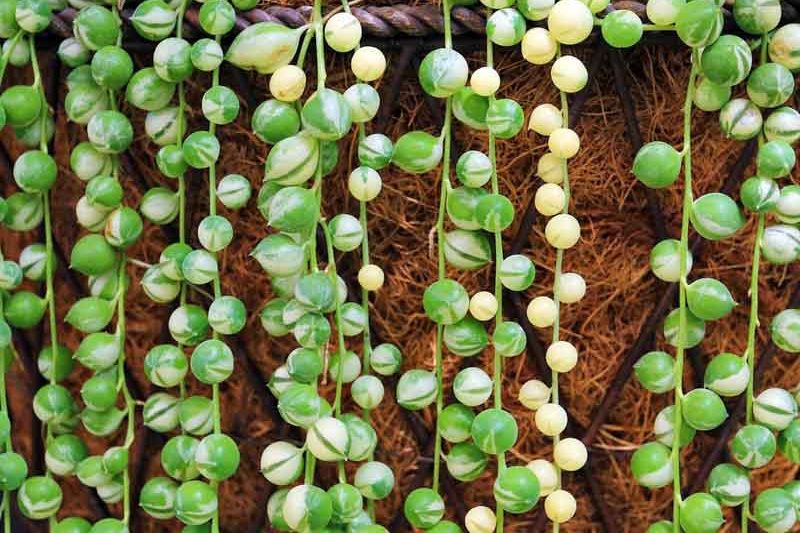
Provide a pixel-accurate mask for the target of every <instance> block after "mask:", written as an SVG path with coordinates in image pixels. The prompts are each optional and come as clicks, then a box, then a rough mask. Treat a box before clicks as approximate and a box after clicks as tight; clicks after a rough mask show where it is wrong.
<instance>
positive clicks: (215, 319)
mask: <svg viewBox="0 0 800 533" xmlns="http://www.w3.org/2000/svg"><path fill="white" fill-rule="evenodd" d="M246 322H247V310H246V309H245V307H244V303H242V301H241V300H240V299H239V298H236V297H235V296H220V297H219V298H217V299H215V300H214V301H213V302H211V305H210V306H209V307H208V323H209V325H210V326H211V329H213V330H214V331H216V332H217V333H220V334H222V335H235V334H237V333H239V332H240V331H242V329H244V326H245V324H246Z"/></svg>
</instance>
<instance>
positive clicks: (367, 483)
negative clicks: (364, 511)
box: [353, 461, 394, 500]
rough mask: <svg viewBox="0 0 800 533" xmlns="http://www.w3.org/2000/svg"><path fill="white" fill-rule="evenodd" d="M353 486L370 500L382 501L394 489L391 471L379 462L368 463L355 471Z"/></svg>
mask: <svg viewBox="0 0 800 533" xmlns="http://www.w3.org/2000/svg"><path fill="white" fill-rule="evenodd" d="M353 484H354V485H355V486H356V488H357V489H358V490H359V492H361V494H362V495H363V496H364V497H365V498H367V499H370V500H382V499H383V498H385V497H387V496H388V495H389V493H391V492H392V489H393V488H394V473H392V469H391V468H389V467H388V466H386V465H385V464H384V463H381V462H379V461H369V462H367V463H364V464H362V465H361V466H359V467H358V470H356V474H355V478H354V481H353Z"/></svg>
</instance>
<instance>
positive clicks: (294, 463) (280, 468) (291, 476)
mask: <svg viewBox="0 0 800 533" xmlns="http://www.w3.org/2000/svg"><path fill="white" fill-rule="evenodd" d="M303 463H304V460H303V450H302V449H301V448H298V447H296V446H295V445H294V444H292V443H290V442H284V441H277V442H273V443H272V444H270V445H269V446H267V447H266V448H264V452H263V453H262V454H261V474H262V475H263V476H264V477H265V478H267V481H269V482H270V483H272V484H273V485H278V486H284V485H289V484H291V483H294V482H295V481H296V480H297V479H298V478H299V477H300V475H301V474H302V472H303Z"/></svg>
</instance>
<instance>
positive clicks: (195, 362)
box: [191, 339, 233, 385]
mask: <svg viewBox="0 0 800 533" xmlns="http://www.w3.org/2000/svg"><path fill="white" fill-rule="evenodd" d="M191 368H192V374H194V376H195V377H196V378H197V379H198V381H200V382H201V383H206V384H208V385H211V384H214V385H215V384H218V383H221V382H223V381H225V380H226V379H228V378H229V377H230V375H231V374H232V373H233V351H231V349H230V348H229V347H228V345H227V344H225V343H224V342H222V341H221V340H218V339H209V340H206V341H203V342H201V343H200V344H198V345H197V347H196V348H195V349H194V352H192V358H191Z"/></svg>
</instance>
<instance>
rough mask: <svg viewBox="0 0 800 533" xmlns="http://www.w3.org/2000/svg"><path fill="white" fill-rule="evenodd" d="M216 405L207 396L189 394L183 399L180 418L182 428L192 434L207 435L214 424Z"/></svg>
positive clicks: (179, 410) (180, 406)
mask: <svg viewBox="0 0 800 533" xmlns="http://www.w3.org/2000/svg"><path fill="white" fill-rule="evenodd" d="M213 411H214V406H213V403H212V401H211V399H210V398H207V397H205V396H189V397H187V398H184V399H183V400H181V403H180V405H179V407H178V420H179V421H180V424H181V428H182V429H183V430H184V431H186V432H187V433H190V434H192V435H207V434H208V433H210V432H211V430H212V429H213V425H214V413H213Z"/></svg>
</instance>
